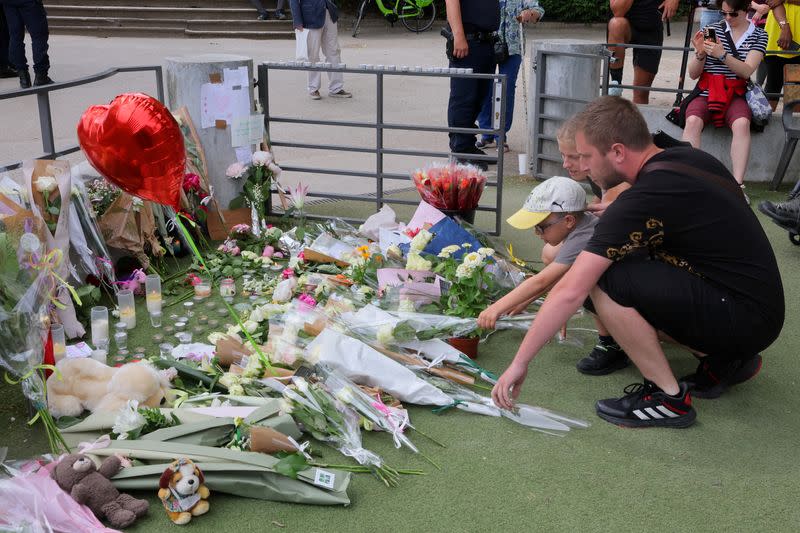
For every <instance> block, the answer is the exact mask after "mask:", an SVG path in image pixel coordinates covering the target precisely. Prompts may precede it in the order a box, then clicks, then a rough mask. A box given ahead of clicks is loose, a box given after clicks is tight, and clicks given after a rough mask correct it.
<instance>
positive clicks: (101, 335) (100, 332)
mask: <svg viewBox="0 0 800 533" xmlns="http://www.w3.org/2000/svg"><path fill="white" fill-rule="evenodd" d="M92 344H94V346H95V348H98V347H101V346H107V345H108V308H106V307H102V306H98V307H92Z"/></svg>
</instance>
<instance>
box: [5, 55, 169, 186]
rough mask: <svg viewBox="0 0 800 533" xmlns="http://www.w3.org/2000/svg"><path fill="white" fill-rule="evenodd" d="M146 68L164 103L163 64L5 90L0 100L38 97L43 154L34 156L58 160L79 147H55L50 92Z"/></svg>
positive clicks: (16, 164) (13, 165)
mask: <svg viewBox="0 0 800 533" xmlns="http://www.w3.org/2000/svg"><path fill="white" fill-rule="evenodd" d="M147 71H153V73H154V74H155V78H156V80H155V81H156V91H157V94H158V100H159V101H160V102H163V101H164V85H163V82H162V74H161V67H160V66H142V67H117V68H111V69H108V70H106V71H103V72H100V73H98V74H92V75H90V76H85V77H83V78H78V79H76V80H72V81H66V82H63V83H53V84H51V85H42V86H40V87H31V88H30V89H20V90H18V91H9V92H5V93H0V100H10V99H15V98H23V97H26V96H35V97H36V103H37V106H38V110H39V133H40V135H41V138H42V152H43V153H42V154H41V155H39V156H36V157H35V159H55V158H57V157H62V156H65V155H67V154H71V153H74V152H77V151H78V150H80V147H79V146H78V145H77V144H74V145H71V146H68V147H66V148H62V149H60V150H57V149H56V146H55V140H54V137H53V115H52V112H51V110H50V93H52V92H56V91H62V90H65V89H71V88H73V87H80V86H82V85H87V84H89V83H95V82H98V81H100V80H104V79H106V78H110V77H112V76H116V75H117V74H123V73H126V72H147ZM26 159H30V158H26ZM21 166H22V161H15V162H12V163H9V164H7V165H5V166H0V172H5V171H9V170H14V169H16V168H19V167H21Z"/></svg>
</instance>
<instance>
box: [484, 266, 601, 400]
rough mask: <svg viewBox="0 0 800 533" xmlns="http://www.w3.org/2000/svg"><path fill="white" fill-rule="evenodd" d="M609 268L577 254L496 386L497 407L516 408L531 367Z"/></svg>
mask: <svg viewBox="0 0 800 533" xmlns="http://www.w3.org/2000/svg"><path fill="white" fill-rule="evenodd" d="M609 266H611V260H610V259H606V258H605V257H601V256H599V255H595V254H593V253H591V252H587V251H583V252H581V253H580V255H578V258H577V259H576V260H575V263H574V264H573V265H572V268H570V269H569V272H567V274H566V275H565V276H564V277H563V278H561V281H559V282H558V283H557V284H556V286H555V287H554V288H553V290H551V291H550V294H549V295H548V296H547V299H546V300H545V302H544V305H542V308H541V309H540V310H539V313H538V314H537V315H536V319H535V320H534V321H533V325H531V328H530V329H529V330H528V333H527V334H526V335H525V338H524V339H523V340H522V344H520V347H519V349H518V350H517V355H516V356H514V360H513V361H512V362H511V364H510V365H509V367H508V368H507V369H506V371H505V372H503V375H502V376H500V379H499V380H498V381H497V384H496V385H495V386H494V389H493V390H492V399H493V400H494V403H495V404H496V405H498V406H499V407H503V408H505V409H511V408H512V407H513V405H514V400H516V399H517V397H519V393H520V390H521V387H522V384H523V382H524V381H525V376H526V375H527V372H528V364H530V362H531V360H532V359H533V358H534V357H535V356H536V354H538V353H539V350H541V349H542V347H543V346H544V345H545V344H547V343H548V342H549V341H550V339H551V338H553V335H555V334H556V332H557V331H558V330H559V328H560V327H561V325H562V324H564V323H565V322H566V321H567V320H568V319H569V317H571V316H572V315H573V313H575V311H576V310H577V309H578V308H579V307H580V306H581V305H582V304H583V302H584V300H586V297H587V296H588V295H589V291H591V290H592V288H593V287H594V286H595V285H597V280H599V279H600V276H602V275H603V272H605V271H606V270H607V269H608V267H609Z"/></svg>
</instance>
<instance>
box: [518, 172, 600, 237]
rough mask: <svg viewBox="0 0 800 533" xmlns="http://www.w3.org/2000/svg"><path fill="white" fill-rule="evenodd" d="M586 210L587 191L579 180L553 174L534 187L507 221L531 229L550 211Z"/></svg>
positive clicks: (569, 211) (520, 227) (572, 211)
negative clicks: (520, 206)
mask: <svg viewBox="0 0 800 533" xmlns="http://www.w3.org/2000/svg"><path fill="white" fill-rule="evenodd" d="M584 210H586V191H584V190H583V187H581V186H580V184H579V183H578V182H576V181H575V180H573V179H571V178H565V177H564V176H553V177H552V178H550V179H548V180H546V181H545V182H544V183H541V184H539V185H537V186H536V187H534V188H533V190H532V191H531V193H530V194H529V195H528V199H527V200H525V203H524V204H523V205H522V209H520V210H519V211H517V212H516V213H514V214H513V215H511V216H510V217H508V220H507V221H506V222H508V223H509V225H511V226H512V227H514V228H517V229H530V228H532V227H534V226H535V225H537V224H539V223H541V222H542V221H543V220H544V219H546V218H547V217H548V216H549V215H550V213H575V212H579V211H584Z"/></svg>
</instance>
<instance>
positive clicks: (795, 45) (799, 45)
mask: <svg viewBox="0 0 800 533" xmlns="http://www.w3.org/2000/svg"><path fill="white" fill-rule="evenodd" d="M787 50H791V51H797V50H800V43H798V42H797V41H792V42H790V43H789V48H787Z"/></svg>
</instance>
